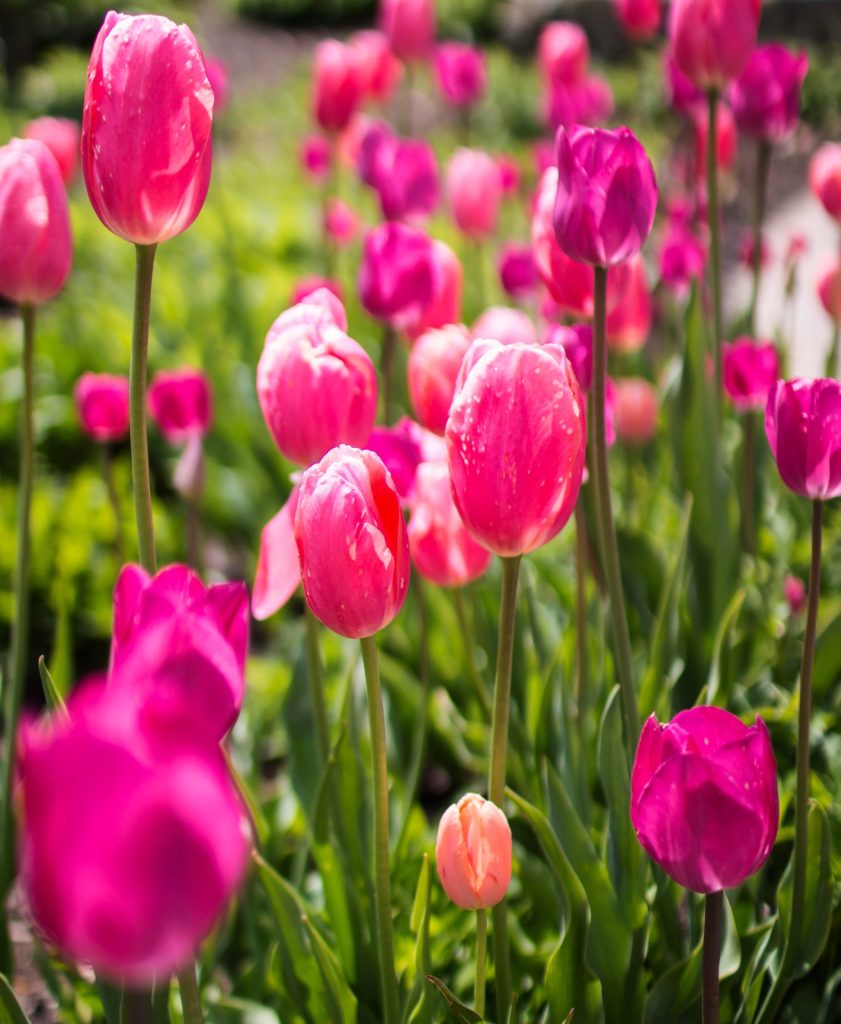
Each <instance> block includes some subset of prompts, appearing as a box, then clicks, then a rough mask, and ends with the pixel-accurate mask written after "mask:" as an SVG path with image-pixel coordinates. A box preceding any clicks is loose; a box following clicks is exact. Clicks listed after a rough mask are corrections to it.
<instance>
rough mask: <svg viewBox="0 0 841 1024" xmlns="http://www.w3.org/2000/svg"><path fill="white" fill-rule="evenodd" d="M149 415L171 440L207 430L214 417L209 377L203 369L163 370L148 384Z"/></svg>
mask: <svg viewBox="0 0 841 1024" xmlns="http://www.w3.org/2000/svg"><path fill="white" fill-rule="evenodd" d="M149 415H150V416H151V417H152V419H153V420H154V421H155V423H157V425H158V427H160V430H161V433H162V434H163V435H164V437H165V438H166V439H167V441H170V442H171V443H172V444H182V443H183V442H184V441H188V440H189V439H190V438H191V437H196V436H198V437H201V436H202V435H203V434H206V433H207V431H208V428H209V427H210V421H211V419H212V418H213V401H212V396H211V391H210V381H209V380H208V378H207V374H205V373H202V371H201V370H194V369H192V368H190V367H183V368H182V369H179V370H160V371H159V372H158V373H156V374H155V376H154V377H153V378H152V383H151V384H150V385H149Z"/></svg>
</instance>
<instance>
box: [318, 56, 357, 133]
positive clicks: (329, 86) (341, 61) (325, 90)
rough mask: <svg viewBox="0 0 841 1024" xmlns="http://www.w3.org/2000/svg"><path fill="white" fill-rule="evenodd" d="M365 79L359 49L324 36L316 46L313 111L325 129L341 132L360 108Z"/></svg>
mask: <svg viewBox="0 0 841 1024" xmlns="http://www.w3.org/2000/svg"><path fill="white" fill-rule="evenodd" d="M363 88H364V80H363V76H362V73H361V71H360V67H359V63H358V60H357V55H356V52H355V51H354V49H353V47H351V46H349V45H348V44H347V43H340V42H339V41H338V40H337V39H325V40H323V41H322V42H320V43H319V44H318V46H316V48H315V58H314V64H313V92H312V112H313V116H314V117H315V119H316V121H317V122H318V124H319V125H320V126H321V127H322V128H323V129H324V131H325V132H342V131H344V130H345V128H347V126H348V125H349V124H350V120H351V118H352V117H353V115H354V114H355V113H356V111H357V109H358V108H359V105H360V103H361V102H362V98H363Z"/></svg>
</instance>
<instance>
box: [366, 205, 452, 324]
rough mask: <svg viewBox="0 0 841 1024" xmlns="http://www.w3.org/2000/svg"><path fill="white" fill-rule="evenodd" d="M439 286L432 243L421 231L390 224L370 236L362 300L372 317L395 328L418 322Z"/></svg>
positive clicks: (372, 232) (383, 225) (382, 226)
mask: <svg viewBox="0 0 841 1024" xmlns="http://www.w3.org/2000/svg"><path fill="white" fill-rule="evenodd" d="M439 284H440V282H439V278H438V268H437V266H436V263H435V256H434V251H433V246H432V241H431V239H430V238H429V237H428V236H427V235H425V234H424V233H423V232H422V231H419V230H417V229H416V228H412V227H409V226H408V225H406V224H399V223H397V222H396V221H389V222H388V223H387V224H380V226H379V227H376V228H374V229H373V230H371V231H369V232H368V233H367V235H366V236H365V241H364V243H363V251H362V264H361V266H360V268H359V297H360V299H361V300H362V305H363V306H364V307H365V309H366V310H367V311H368V312H369V313H370V314H371V316H374V317H376V318H377V319H379V320H384V321H386V322H387V323H390V324H392V325H393V326H394V327H402V326H404V325H405V324H407V323H412V322H416V321H417V320H418V319H419V318H420V316H421V315H422V313H423V310H424V309H425V307H426V306H428V305H429V303H430V302H431V301H432V299H433V298H434V297H435V294H436V292H437V291H438V287H439Z"/></svg>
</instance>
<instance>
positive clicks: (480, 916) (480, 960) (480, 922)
mask: <svg viewBox="0 0 841 1024" xmlns="http://www.w3.org/2000/svg"><path fill="white" fill-rule="evenodd" d="M487 947H488V912H487V911H486V910H485V909H484V908H481V909H479V910H477V911H476V982H475V986H474V996H473V1003H474V1008H475V1010H476V1012H477V1013H478V1014H479V1016H480V1017H484V1016H485V960H486V959H487Z"/></svg>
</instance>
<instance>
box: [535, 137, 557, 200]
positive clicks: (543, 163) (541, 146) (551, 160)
mask: <svg viewBox="0 0 841 1024" xmlns="http://www.w3.org/2000/svg"><path fill="white" fill-rule="evenodd" d="M532 157H533V158H534V168H535V170H536V171H537V176H538V177H539V178H542V177H543V175H544V174H545V173H546V171H547V170H549V168H552V169H553V170H554V171H555V173H557V171H558V168H557V167H556V166H555V146H554V145H553V143H551V142H550V141H549V140H548V139H539V140H538V141H537V142H535V144H534V146H533V147H532ZM557 187H558V183H557V181H556V182H555V188H557Z"/></svg>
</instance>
